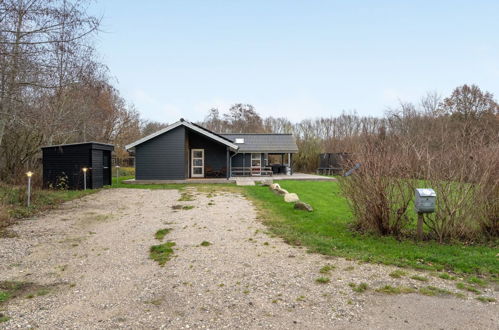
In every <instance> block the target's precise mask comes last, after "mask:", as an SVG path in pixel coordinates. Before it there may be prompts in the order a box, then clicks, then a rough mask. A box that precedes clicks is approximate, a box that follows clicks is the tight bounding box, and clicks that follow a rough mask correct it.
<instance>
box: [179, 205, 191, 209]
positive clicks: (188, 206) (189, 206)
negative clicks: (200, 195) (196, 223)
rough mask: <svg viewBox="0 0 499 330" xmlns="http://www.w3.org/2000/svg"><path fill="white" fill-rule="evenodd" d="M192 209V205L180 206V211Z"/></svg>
mask: <svg viewBox="0 0 499 330" xmlns="http://www.w3.org/2000/svg"><path fill="white" fill-rule="evenodd" d="M193 208H194V205H184V206H182V210H192V209H193Z"/></svg>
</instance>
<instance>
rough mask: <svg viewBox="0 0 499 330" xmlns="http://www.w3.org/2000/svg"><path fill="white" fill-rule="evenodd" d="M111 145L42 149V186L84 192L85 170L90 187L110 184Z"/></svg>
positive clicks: (91, 144)
mask: <svg viewBox="0 0 499 330" xmlns="http://www.w3.org/2000/svg"><path fill="white" fill-rule="evenodd" d="M113 150H114V146H113V145H112V144H106V143H99V142H84V143H74V144H61V145H54V146H48V147H43V148H42V152H43V186H44V187H46V188H48V187H61V186H62V187H67V188H69V189H83V186H84V185H83V177H84V175H83V170H82V169H83V168H87V169H88V171H87V188H88V189H95V188H100V187H102V186H105V185H110V184H111V176H112V172H111V152H112V151H113Z"/></svg>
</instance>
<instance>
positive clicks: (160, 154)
mask: <svg viewBox="0 0 499 330" xmlns="http://www.w3.org/2000/svg"><path fill="white" fill-rule="evenodd" d="M135 178H136V179H137V180H179V179H185V127H184V126H179V127H177V128H174V129H172V130H171V131H168V132H166V133H164V134H162V135H159V136H157V137H155V138H154V139H151V140H149V141H146V142H144V143H141V144H139V145H137V146H136V147H135Z"/></svg>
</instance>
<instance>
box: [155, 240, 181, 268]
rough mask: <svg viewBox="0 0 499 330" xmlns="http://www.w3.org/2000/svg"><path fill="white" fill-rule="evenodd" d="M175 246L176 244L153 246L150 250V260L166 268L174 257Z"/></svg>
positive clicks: (168, 243)
mask: <svg viewBox="0 0 499 330" xmlns="http://www.w3.org/2000/svg"><path fill="white" fill-rule="evenodd" d="M174 246H175V242H166V243H163V244H159V245H153V246H151V248H150V250H149V258H151V259H152V260H154V261H156V262H157V263H158V264H159V265H160V266H164V265H165V264H166V262H167V261H169V260H170V259H171V257H172V255H173V247H174Z"/></svg>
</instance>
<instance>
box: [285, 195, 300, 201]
mask: <svg viewBox="0 0 499 330" xmlns="http://www.w3.org/2000/svg"><path fill="white" fill-rule="evenodd" d="M299 200H300V199H299V198H298V195H297V194H295V193H290V194H286V195H284V201H285V202H286V203H294V202H298V201H299Z"/></svg>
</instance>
